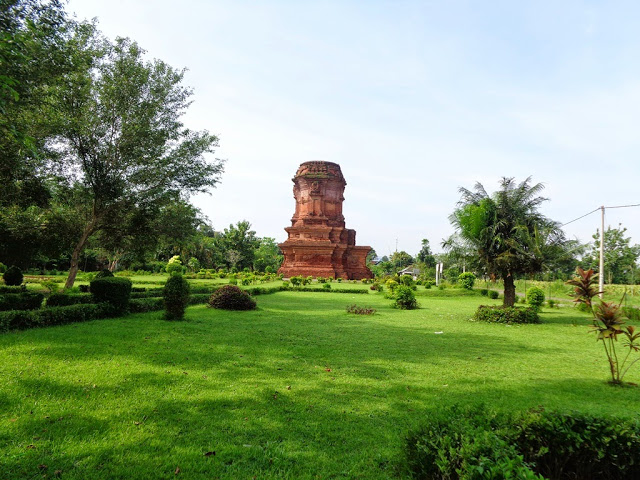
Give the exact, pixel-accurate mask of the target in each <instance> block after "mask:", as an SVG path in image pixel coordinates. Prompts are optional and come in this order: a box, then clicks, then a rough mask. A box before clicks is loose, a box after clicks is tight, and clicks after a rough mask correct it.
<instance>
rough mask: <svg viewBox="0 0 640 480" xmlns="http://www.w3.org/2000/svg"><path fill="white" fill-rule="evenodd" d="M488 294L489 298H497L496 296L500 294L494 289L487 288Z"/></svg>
mask: <svg viewBox="0 0 640 480" xmlns="http://www.w3.org/2000/svg"><path fill="white" fill-rule="evenodd" d="M488 296H489V298H490V299H491V300H497V299H498V297H499V296H500V294H499V293H498V292H496V291H495V290H489V292H488Z"/></svg>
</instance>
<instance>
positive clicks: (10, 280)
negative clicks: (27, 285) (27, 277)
mask: <svg viewBox="0 0 640 480" xmlns="http://www.w3.org/2000/svg"><path fill="white" fill-rule="evenodd" d="M2 279H3V280H4V283H5V285H9V286H16V287H17V286H20V285H21V284H22V281H23V280H24V275H22V270H20V269H19V268H18V267H16V266H15V265H13V266H11V267H9V268H8V269H7V271H6V272H4V273H3V274H2Z"/></svg>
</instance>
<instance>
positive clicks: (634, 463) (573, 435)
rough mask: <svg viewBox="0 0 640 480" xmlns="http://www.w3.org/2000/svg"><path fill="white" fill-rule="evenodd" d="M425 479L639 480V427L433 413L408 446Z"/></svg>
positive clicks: (585, 419)
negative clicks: (637, 479) (632, 479)
mask: <svg viewBox="0 0 640 480" xmlns="http://www.w3.org/2000/svg"><path fill="white" fill-rule="evenodd" d="M405 452H406V460H407V464H408V467H409V469H410V472H411V473H412V475H413V477H414V478H420V479H439V480H444V479H480V478H502V479H506V478H513V479H516V478H517V479H540V480H542V479H545V478H546V479H549V480H565V479H599V480H600V479H604V480H607V479H608V480H613V479H631V478H640V463H639V462H638V460H637V459H638V458H640V421H639V419H638V417H636V418H635V419H634V420H626V419H620V418H615V417H608V416H602V417H598V416H593V415H588V414H584V413H579V412H557V411H545V410H543V409H533V410H529V411H527V412H524V413H520V414H505V413H497V412H494V411H491V410H490V409H487V408H486V407H485V406H484V405H477V406H472V407H460V406H453V407H448V408H445V409H440V410H437V411H433V412H431V413H430V414H429V418H428V421H427V423H426V424H425V425H424V426H423V427H421V428H420V429H418V430H417V431H415V432H413V433H411V434H410V435H409V436H408V438H407V442H406V447H405Z"/></svg>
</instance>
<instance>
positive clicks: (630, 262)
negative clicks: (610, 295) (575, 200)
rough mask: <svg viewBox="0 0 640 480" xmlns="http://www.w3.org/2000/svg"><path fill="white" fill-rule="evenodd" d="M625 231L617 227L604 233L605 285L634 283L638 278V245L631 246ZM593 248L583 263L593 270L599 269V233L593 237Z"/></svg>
mask: <svg viewBox="0 0 640 480" xmlns="http://www.w3.org/2000/svg"><path fill="white" fill-rule="evenodd" d="M626 231H627V229H626V228H624V227H621V226H619V227H618V228H611V227H610V226H609V227H607V229H606V230H605V231H604V279H605V281H606V282H607V283H635V282H636V280H637V277H638V273H637V271H636V270H637V268H638V257H640V245H632V244H631V237H627V236H626V235H625V233H626ZM593 240H594V242H593V246H592V248H591V250H590V251H589V252H588V256H587V257H586V258H585V259H584V263H585V264H586V265H587V266H588V267H590V268H593V269H594V270H596V271H597V270H598V269H599V268H600V260H599V259H600V233H599V232H596V233H595V234H594V235H593Z"/></svg>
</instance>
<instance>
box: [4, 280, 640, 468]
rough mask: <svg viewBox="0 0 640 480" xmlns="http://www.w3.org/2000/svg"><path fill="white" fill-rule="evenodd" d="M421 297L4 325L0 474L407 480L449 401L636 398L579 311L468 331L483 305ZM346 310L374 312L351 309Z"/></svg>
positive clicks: (611, 402) (277, 300)
mask: <svg viewBox="0 0 640 480" xmlns="http://www.w3.org/2000/svg"><path fill="white" fill-rule="evenodd" d="M428 293H429V292H425V291H422V292H421V296H420V297H419V300H420V303H421V306H422V308H421V309H419V310H414V311H398V310H394V309H392V308H391V307H390V301H389V300H386V299H384V298H383V297H382V295H378V294H372V295H367V296H364V295H349V294H317V293H299V292H282V293H277V294H273V295H265V296H260V297H257V300H258V305H259V309H258V310H256V311H252V312H224V311H215V310H211V309H208V308H206V307H204V306H197V307H192V308H189V309H188V312H187V321H184V322H178V323H170V322H166V321H163V320H161V313H160V312H158V313H151V314H140V315H131V316H128V317H126V318H120V319H110V320H99V321H92V322H88V323H84V324H75V325H68V326H63V327H53V328H46V329H35V330H29V331H21V332H12V333H8V334H5V335H2V336H1V337H0V374H1V377H2V379H3V382H2V385H1V386H0V407H1V408H0V411H1V412H2V413H1V416H0V441H1V442H2V445H3V448H2V450H0V478H42V476H43V475H47V476H48V477H49V478H55V477H56V476H59V477H60V478H69V479H105V478H109V479H116V478H122V479H124V478H127V479H129V478H133V479H148V478H189V479H191V478H195V479H200V478H202V479H205V478H206V479H211V478H226V479H237V478H261V479H262V478H291V479H294V478H295V479H300V478H366V479H375V478H398V477H400V478H402V477H404V476H405V473H404V470H403V468H402V445H403V439H404V436H405V435H406V433H407V432H408V430H409V429H411V428H413V427H415V426H417V425H419V424H420V423H421V421H422V419H423V418H424V416H425V415H426V414H427V413H428V411H429V410H430V409H433V408H439V407H441V406H443V405H447V404H451V403H474V402H485V403H486V404H489V405H492V406H494V407H496V408H500V409H505V410H510V411H511V410H514V409H524V408H527V407H531V406H535V405H544V406H546V407H553V408H561V409H575V410H581V411H587V412H596V413H597V412H604V413H610V414H619V415H631V414H634V413H635V412H637V411H638V410H639V409H640V398H639V393H640V392H639V391H638V389H636V388H615V387H611V386H609V385H607V384H606V380H607V365H606V363H605V358H604V355H603V353H602V351H601V349H602V346H601V345H599V344H596V342H595V340H594V337H593V336H592V335H591V334H589V333H588V328H587V317H586V316H584V315H582V314H579V313H577V312H575V311H574V310H573V309H571V308H563V309H559V310H551V311H548V312H545V313H544V314H543V315H542V318H543V321H544V324H542V325H526V326H513V327H508V326H503V325H494V324H478V323H473V322H469V321H468V319H469V318H470V316H471V315H472V313H473V312H474V310H475V309H476V307H477V306H478V304H479V303H481V301H484V302H485V303H487V302H490V300H487V299H486V298H483V297H474V296H472V297H435V296H430V297H427V296H425V295H427V294H428ZM351 303H358V304H359V305H368V306H373V307H374V308H376V309H378V313H376V314H375V315H374V316H355V315H349V314H347V313H346V312H345V307H346V306H347V305H348V304H351ZM496 303H497V301H496ZM573 324H577V325H578V326H574V325H573ZM436 332H442V333H436ZM627 380H629V381H632V382H640V370H639V369H636V370H632V372H631V373H630V374H629V375H628V378H627ZM56 472H57V473H56ZM176 472H177V473H176Z"/></svg>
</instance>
